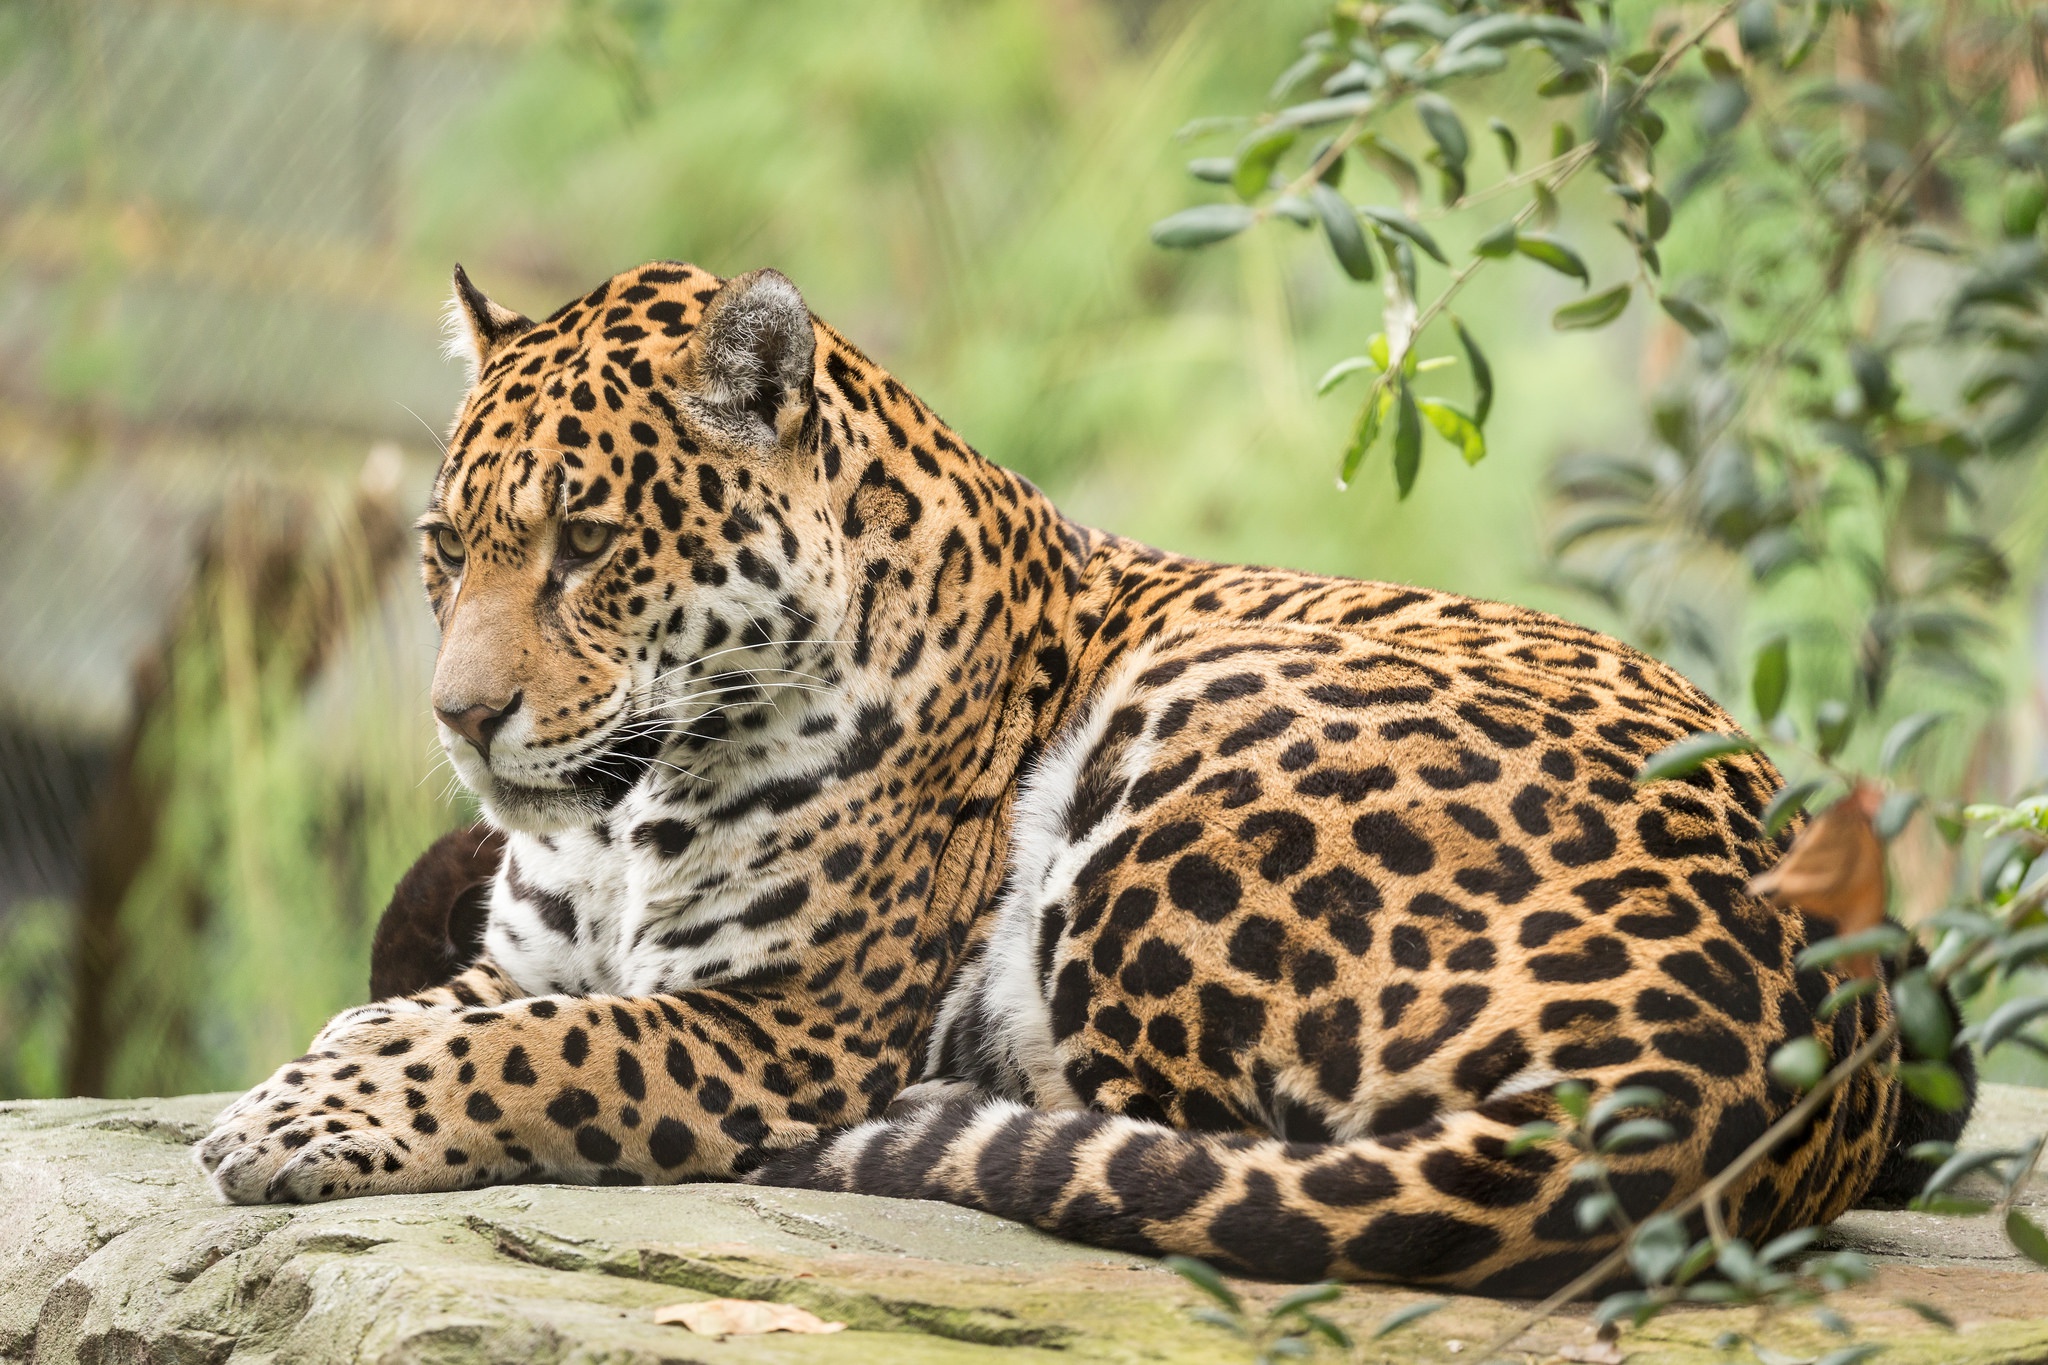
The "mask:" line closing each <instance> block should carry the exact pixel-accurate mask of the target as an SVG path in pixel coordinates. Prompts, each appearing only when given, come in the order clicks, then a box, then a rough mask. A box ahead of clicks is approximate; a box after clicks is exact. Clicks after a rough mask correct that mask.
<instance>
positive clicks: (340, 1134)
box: [193, 1010, 492, 1204]
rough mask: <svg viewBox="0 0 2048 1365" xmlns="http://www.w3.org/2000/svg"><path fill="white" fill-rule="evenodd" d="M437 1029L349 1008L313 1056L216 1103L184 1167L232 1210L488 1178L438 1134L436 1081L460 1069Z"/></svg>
mask: <svg viewBox="0 0 2048 1365" xmlns="http://www.w3.org/2000/svg"><path fill="white" fill-rule="evenodd" d="M344 1021H346V1023H345V1024H344ZM449 1022H451V1021H444V1020H440V1019H438V1018H436V1017H435V1015H434V1013H433V1012H431V1011H404V1012H398V1013H393V1012H391V1011H388V1010H383V1011H379V1012H377V1013H370V1012H366V1011H350V1012H349V1014H348V1015H344V1016H342V1018H340V1019H337V1020H336V1021H335V1023H334V1024H330V1025H329V1026H328V1027H327V1029H325V1030H323V1031H322V1033H321V1035H320V1038H319V1039H318V1040H316V1041H317V1044H318V1046H317V1047H316V1050H315V1051H313V1052H311V1053H308V1054H307V1055H306V1056H304V1057H301V1058H299V1059H298V1060H296V1061H294V1062H290V1063H288V1064H286V1065H285V1066H282V1067H279V1068H278V1070H277V1072H276V1074H275V1075H273V1076H271V1078H270V1079H269V1080H267V1081H265V1082H264V1083H263V1084H262V1085H259V1086H257V1087H256V1088H255V1089H254V1090H251V1091H250V1092H249V1093H248V1094H246V1095H244V1096H243V1097H242V1098H241V1099H239V1100H237V1101H236V1102H235V1103H234V1104H232V1105H230V1106H228V1108H227V1109H226V1110H225V1111H223V1112H222V1113H221V1115H220V1117H219V1118H217V1119H215V1120H214V1127H213V1131H212V1132H211V1133H209V1134H208V1135H207V1136H206V1137H205V1138H204V1139H203V1140H201V1142H200V1143H199V1145H198V1147H197V1148H196V1149H195V1150H194V1152H193V1156H194V1159H195V1160H197V1162H198V1163H199V1167H200V1169H201V1170H203V1171H205V1172H206V1173H207V1176H208V1177H209V1179H211V1180H212V1182H213V1186H214V1188H215V1189H216V1190H218V1191H219V1192H220V1194H221V1197H222V1198H224V1199H227V1200H229V1201H231V1202H233V1203H237V1204H259V1203H303V1202H309V1201H313V1200H320V1199H341V1198H346V1197H348V1196H350V1195H358V1194H401V1193H424V1192H427V1191H431V1190H452V1189H457V1188H460V1187H462V1186H464V1185H467V1184H472V1183H476V1182H477V1181H478V1180H481V1179H488V1178H490V1177H491V1174H492V1173H491V1172H490V1171H488V1170H487V1169H486V1168H485V1166H484V1165H483V1163H481V1162H472V1161H471V1160H470V1157H469V1153H467V1152H465V1151H462V1150H460V1149H459V1148H457V1147H456V1146H454V1145H453V1144H451V1142H450V1141H449V1135H448V1134H447V1133H446V1132H444V1131H443V1127H442V1125H443V1123H444V1122H445V1121H448V1120H450V1119H451V1118H453V1117H455V1116H453V1115H450V1114H449V1113H447V1112H445V1109H446V1105H447V1103H448V1102H449V1098H448V1097H449V1094H450V1087H449V1084H448V1081H449V1080H450V1079H453V1073H455V1072H456V1071H457V1070H460V1069H466V1068H462V1067H461V1065H460V1062H459V1060H457V1061H451V1060H449V1054H448V1048H447V1045H446V1040H443V1039H440V1038H439V1036H438V1034H439V1032H445V1031H447V1030H446V1028H445V1027H441V1028H439V1029H438V1030H437V1026H445V1025H446V1024H448V1023H449ZM430 1058H433V1059H434V1060H429V1059H430ZM443 1072H447V1073H449V1075H448V1076H447V1077H444V1076H443V1074H442V1073H443Z"/></svg>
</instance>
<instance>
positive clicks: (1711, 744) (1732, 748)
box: [1636, 732, 1756, 783]
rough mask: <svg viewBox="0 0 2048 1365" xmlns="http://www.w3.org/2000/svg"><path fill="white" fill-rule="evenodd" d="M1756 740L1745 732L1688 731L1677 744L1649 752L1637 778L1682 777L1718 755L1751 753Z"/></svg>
mask: <svg viewBox="0 0 2048 1365" xmlns="http://www.w3.org/2000/svg"><path fill="white" fill-rule="evenodd" d="M1755 752H1756V741H1755V740H1753V739H1751V738H1750V737H1749V736H1748V735H1735V734H1715V733H1711V732H1709V733H1707V734H1699V735H1687V736H1686V737H1685V738H1684V739H1681V740H1679V741H1678V742H1677V743H1676V744H1668V745H1666V746H1665V747H1664V748H1662V749H1659V750H1658V751H1657V752H1656V753H1654V754H1651V755H1650V758H1649V761H1648V762H1646V763H1644V764H1643V766H1642V767H1641V769H1639V770H1638V771H1637V773H1636V781H1637V782H1638V783H1644V782H1661V781H1663V780H1664V779H1665V778H1668V777H1684V776H1686V775H1687V774H1689V773H1695V772H1698V771H1699V770H1700V769H1701V768H1704V767H1705V766H1706V765H1707V764H1709V763H1712V762H1713V761H1714V760H1715V759H1718V758H1727V757H1729V756H1730V755H1731V754H1753V753H1755Z"/></svg>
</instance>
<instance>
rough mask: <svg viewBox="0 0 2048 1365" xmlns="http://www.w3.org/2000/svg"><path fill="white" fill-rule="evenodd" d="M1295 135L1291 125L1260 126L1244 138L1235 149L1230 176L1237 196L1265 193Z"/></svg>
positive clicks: (1248, 197) (1251, 196) (1256, 195)
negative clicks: (1256, 130)
mask: <svg viewBox="0 0 2048 1365" xmlns="http://www.w3.org/2000/svg"><path fill="white" fill-rule="evenodd" d="M1297 135H1298V134H1297V133H1296V131H1295V130H1294V129H1293V128H1289V127H1285V126H1281V127H1276V128H1267V129H1262V130H1260V131H1259V132H1256V133H1253V134H1252V135H1251V136H1250V137H1249V138H1246V139H1245V141H1244V144H1243V145H1242V146H1240V147H1239V148H1238V149H1237V169H1236V170H1235V171H1233V172H1232V173H1231V177H1230V187H1231V188H1232V189H1234V190H1236V191H1237V197H1238V198H1240V199H1246V200H1250V199H1256V198H1258V197H1259V196H1260V195H1262V194H1264V193H1265V192H1266V186H1267V185H1268V184H1269V183H1270V182H1271V181H1272V179H1273V168H1274V167H1275V166H1277V165H1279V164H1280V158H1281V156H1282V155H1283V154H1284V153H1285V152H1286V151H1287V149H1288V148H1289V147H1292V146H1293V145H1294V139H1295V137H1296V136H1297Z"/></svg>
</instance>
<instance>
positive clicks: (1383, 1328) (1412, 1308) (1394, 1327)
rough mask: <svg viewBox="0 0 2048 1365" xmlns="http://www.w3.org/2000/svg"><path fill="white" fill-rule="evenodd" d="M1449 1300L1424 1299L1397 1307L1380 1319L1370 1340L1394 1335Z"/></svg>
mask: <svg viewBox="0 0 2048 1365" xmlns="http://www.w3.org/2000/svg"><path fill="white" fill-rule="evenodd" d="M1449 1302H1450V1300H1449V1299H1424V1300H1423V1301H1422V1302H1421V1303H1411V1304H1409V1305H1408V1306H1407V1307H1406V1308H1397V1309H1395V1310H1394V1311H1393V1312H1391V1313H1389V1314H1387V1316H1386V1317H1384V1318H1381V1319H1380V1325H1379V1326H1377V1327H1375V1328H1373V1329H1372V1336H1371V1337H1370V1338H1369V1340H1372V1341H1378V1340H1379V1339H1380V1338H1381V1337H1386V1336H1392V1335H1393V1334H1394V1333H1396V1332H1398V1331H1400V1330H1401V1329H1402V1328H1403V1327H1406V1326H1407V1325H1408V1324H1410V1323H1412V1322H1419V1321H1421V1320H1422V1319H1423V1318H1426V1317H1428V1316H1429V1315H1430V1314H1431V1313H1434V1312H1436V1310H1437V1309H1439V1308H1442V1307H1443V1306H1444V1305H1446V1304H1448V1303H1449Z"/></svg>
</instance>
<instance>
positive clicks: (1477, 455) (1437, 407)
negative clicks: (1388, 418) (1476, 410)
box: [1416, 398, 1486, 465]
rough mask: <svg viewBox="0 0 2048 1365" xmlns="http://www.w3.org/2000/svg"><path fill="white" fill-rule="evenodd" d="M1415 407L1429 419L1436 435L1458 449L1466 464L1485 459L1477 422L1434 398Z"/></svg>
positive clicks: (1421, 400)
mask: <svg viewBox="0 0 2048 1365" xmlns="http://www.w3.org/2000/svg"><path fill="white" fill-rule="evenodd" d="M1416 406H1418V407H1420V408H1421V409H1422V415H1423V416H1424V417H1427V418H1428V419H1429V424H1430V425H1431V426H1433V427H1435V428H1436V430H1437V434H1438V435H1439V436H1442V437H1443V438H1444V439H1445V440H1446V441H1449V442H1450V443H1451V444H1452V445H1454V446H1456V447H1457V448H1458V453H1459V454H1460V455H1463V456H1464V457H1465V463H1466V464H1468V465H1473V464H1478V463H1479V462H1480V461H1481V460H1483V459H1485V458H1486V437H1485V436H1483V435H1481V434H1480V431H1479V424H1478V423H1477V422H1474V421H1473V420H1472V419H1471V418H1470V417H1467V416H1466V415H1465V414H1464V413H1462V412H1460V411H1458V410H1457V409H1456V408H1454V407H1452V406H1451V405H1450V404H1449V403H1444V402H1439V401H1438V400H1436V399H1434V398H1424V399H1420V400H1418V402H1417V404H1416Z"/></svg>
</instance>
